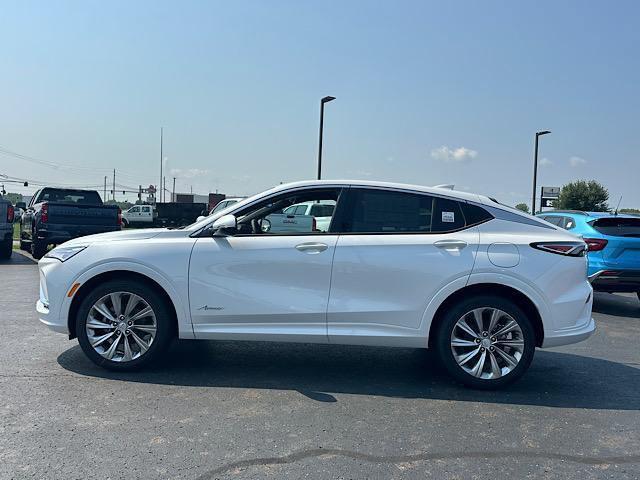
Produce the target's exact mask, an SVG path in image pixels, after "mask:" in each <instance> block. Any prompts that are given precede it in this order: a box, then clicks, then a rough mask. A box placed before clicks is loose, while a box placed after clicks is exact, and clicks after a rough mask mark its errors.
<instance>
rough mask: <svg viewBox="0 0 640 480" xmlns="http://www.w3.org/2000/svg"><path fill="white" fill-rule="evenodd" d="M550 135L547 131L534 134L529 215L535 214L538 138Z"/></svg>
mask: <svg viewBox="0 0 640 480" xmlns="http://www.w3.org/2000/svg"><path fill="white" fill-rule="evenodd" d="M547 133H551V132H550V131H549V130H543V131H542V132H536V147H535V153H534V154H533V196H532V198H531V215H535V214H536V182H537V180H538V138H540V137H541V136H542V135H546V134H547Z"/></svg>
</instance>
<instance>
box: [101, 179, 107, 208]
mask: <svg viewBox="0 0 640 480" xmlns="http://www.w3.org/2000/svg"><path fill="white" fill-rule="evenodd" d="M102 201H103V202H106V201H107V176H106V175H105V176H104V195H102Z"/></svg>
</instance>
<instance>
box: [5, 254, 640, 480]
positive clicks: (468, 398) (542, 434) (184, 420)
mask: <svg viewBox="0 0 640 480" xmlns="http://www.w3.org/2000/svg"><path fill="white" fill-rule="evenodd" d="M13 257H14V259H13V260H12V261H10V262H5V263H3V264H0V279H2V285H1V287H0V288H1V290H0V292H1V293H0V331H1V332H2V334H1V336H0V478H48V479H53V478H60V479H71V478H114V479H115V478H127V479H131V478H202V479H214V478H274V479H280V478H294V479H297V478H305V477H306V478H436V479H441V478H464V479H466V478H487V477H493V478H518V479H520V478H553V479H555V478H558V479H563V480H564V479H585V478H587V479H588V478H615V479H620V478H629V479H631V478H640V349H639V348H638V344H639V339H640V303H639V302H638V300H637V299H636V298H635V297H631V296H617V295H597V296H596V307H595V308H596V312H597V313H596V319H597V321H598V328H599V330H598V332H597V333H596V335H595V336H594V337H592V338H591V339H590V340H589V341H587V342H585V343H583V344H579V345H576V346H572V347H565V348H559V349H555V350H553V351H538V352H537V354H536V357H535V359H534V362H533V365H532V367H531V369H530V371H529V373H528V374H527V375H526V376H525V378H524V379H523V380H522V381H520V382H519V383H517V384H516V385H514V386H513V387H511V388H509V389H508V390H505V391H501V392H477V391H472V390H467V389H465V388H462V387H459V386H457V385H454V384H452V383H451V382H450V381H449V379H448V378H447V377H444V376H442V375H440V374H438V373H437V372H435V371H434V370H433V369H430V368H429V363H430V362H431V361H432V359H431V356H430V355H429V354H427V353H425V352H423V351H418V350H409V349H382V348H359V347H337V346H313V345H288V344H263V343H254V344H252V343H227V342H224V343H223V342H181V343H178V344H177V345H175V347H174V348H173V350H172V351H171V353H170V355H169V356H168V358H167V359H166V361H165V362H163V363H162V364H161V365H158V366H157V367H155V368H154V369H153V370H152V371H148V372H144V373H138V374H113V373H108V372H106V371H103V370H100V369H98V368H96V367H94V366H93V365H92V364H90V363H89V361H88V360H86V359H85V358H84V356H83V355H82V353H81V351H80V348H79V347H78V346H77V343H76V342H75V341H72V342H69V341H68V340H66V338H65V337H64V336H61V335H56V334H53V333H50V332H49V331H48V330H46V329H45V328H44V327H43V326H41V325H40V324H39V322H38V321H37V318H36V314H35V311H34V301H35V299H36V297H37V289H38V286H37V285H38V274H37V270H36V267H35V265H34V264H33V263H32V262H31V261H30V260H28V259H27V258H25V257H22V256H20V255H19V254H17V253H14V256H13Z"/></svg>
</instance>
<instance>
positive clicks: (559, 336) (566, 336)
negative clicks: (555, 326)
mask: <svg viewBox="0 0 640 480" xmlns="http://www.w3.org/2000/svg"><path fill="white" fill-rule="evenodd" d="M595 331H596V322H595V321H594V319H593V318H590V319H589V321H588V322H587V323H586V324H585V325H581V326H579V327H576V328H571V329H567V330H563V331H560V332H553V335H552V336H549V337H546V336H545V339H544V342H543V343H542V348H549V347H559V346H561V345H569V344H571V343H578V342H582V341H583V340H586V339H587V338H589V337H590V336H591V335H592V334H593V332H595Z"/></svg>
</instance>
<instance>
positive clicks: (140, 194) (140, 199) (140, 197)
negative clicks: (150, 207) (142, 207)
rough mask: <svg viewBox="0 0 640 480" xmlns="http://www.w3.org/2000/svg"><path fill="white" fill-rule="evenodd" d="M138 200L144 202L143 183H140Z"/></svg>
mask: <svg viewBox="0 0 640 480" xmlns="http://www.w3.org/2000/svg"><path fill="white" fill-rule="evenodd" d="M138 200H139V201H140V203H142V185H138Z"/></svg>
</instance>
